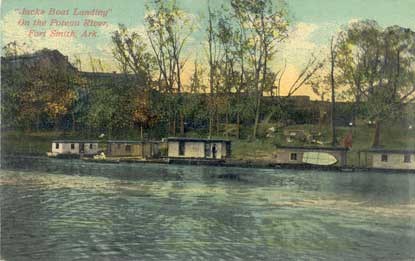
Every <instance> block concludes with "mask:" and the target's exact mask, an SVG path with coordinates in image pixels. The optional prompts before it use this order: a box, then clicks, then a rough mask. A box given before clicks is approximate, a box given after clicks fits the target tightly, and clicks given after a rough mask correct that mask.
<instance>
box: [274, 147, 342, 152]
mask: <svg viewBox="0 0 415 261" xmlns="http://www.w3.org/2000/svg"><path fill="white" fill-rule="evenodd" d="M277 149H292V150H331V151H348V150H349V149H348V148H343V147H318V146H313V147H311V146H310V147H305V146H277Z"/></svg>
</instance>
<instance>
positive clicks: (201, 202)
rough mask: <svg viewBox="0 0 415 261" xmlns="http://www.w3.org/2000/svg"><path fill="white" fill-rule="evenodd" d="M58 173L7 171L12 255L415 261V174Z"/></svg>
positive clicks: (7, 239) (132, 168)
mask: <svg viewBox="0 0 415 261" xmlns="http://www.w3.org/2000/svg"><path fill="white" fill-rule="evenodd" d="M85 169H88V171H84V170H85ZM80 170H82V171H80ZM53 172H54V173H49V172H46V171H12V170H1V171H0V178H1V179H0V181H1V183H0V184H1V186H0V188H1V191H0V192H1V193H0V195H1V198H0V199H1V257H2V258H3V259H5V260H80V259H85V260H190V259H193V260H362V259H363V260H365V259H366V260H408V259H414V258H415V190H414V189H415V175H413V174H385V173H335V172H316V171H314V172H313V171H289V170H265V169H262V170H261V169H239V168H218V167H194V166H172V165H140V164H138V165H128V164H126V165H123V164H119V165H110V164H109V165H106V164H89V165H88V164H84V165H81V167H79V168H75V169H74V168H71V169H66V170H64V171H53Z"/></svg>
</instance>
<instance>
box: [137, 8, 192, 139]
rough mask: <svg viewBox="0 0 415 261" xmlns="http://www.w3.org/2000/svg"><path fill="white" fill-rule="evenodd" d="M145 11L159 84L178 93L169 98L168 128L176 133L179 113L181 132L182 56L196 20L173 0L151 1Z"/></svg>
mask: <svg viewBox="0 0 415 261" xmlns="http://www.w3.org/2000/svg"><path fill="white" fill-rule="evenodd" d="M147 11H148V14H147V16H146V17H145V25H146V31H147V36H148V39H149V41H150V45H151V48H152V50H153V53H154V56H155V58H156V61H157V65H158V68H159V79H160V84H161V85H164V86H165V88H166V89H165V91H166V93H167V94H170V95H172V96H173V95H174V94H177V95H178V98H177V99H172V101H173V103H171V104H170V106H171V109H170V110H169V111H172V112H173V115H171V116H173V117H170V118H172V119H171V120H169V122H173V124H172V126H171V130H172V133H173V134H175V132H176V124H175V123H176V117H177V116H179V122H180V134H181V135H184V113H183V110H182V108H181V107H182V92H183V86H182V79H181V76H182V75H181V74H182V71H183V67H184V65H185V61H186V60H185V59H184V58H183V57H182V56H183V49H184V47H185V44H186V43H187V41H188V39H189V37H190V35H191V34H192V33H193V31H194V30H195V26H196V23H195V21H194V19H193V18H192V17H191V16H190V15H189V14H187V13H186V12H184V11H183V10H181V9H180V8H179V7H178V6H177V4H176V1H174V0H154V1H153V2H152V4H150V5H149V6H147ZM161 82H163V83H161ZM160 89H161V88H160ZM173 97H174V96H173ZM174 104H176V105H178V106H174Z"/></svg>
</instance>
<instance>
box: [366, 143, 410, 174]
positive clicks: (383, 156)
mask: <svg viewBox="0 0 415 261" xmlns="http://www.w3.org/2000/svg"><path fill="white" fill-rule="evenodd" d="M359 164H360V165H362V164H364V165H365V166H366V167H367V168H372V169H385V170H414V171H415V150H406V149H382V148H373V149H369V150H363V151H359Z"/></svg>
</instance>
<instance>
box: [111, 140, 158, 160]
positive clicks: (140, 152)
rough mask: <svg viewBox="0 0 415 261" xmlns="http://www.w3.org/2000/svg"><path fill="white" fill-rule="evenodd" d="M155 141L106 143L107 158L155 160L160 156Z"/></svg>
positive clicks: (114, 141) (112, 141)
mask: <svg viewBox="0 0 415 261" xmlns="http://www.w3.org/2000/svg"><path fill="white" fill-rule="evenodd" d="M159 145H160V143H159V142H157V141H131V140H110V141H108V143H107V156H109V157H136V158H156V157H159V156H160V146H159Z"/></svg>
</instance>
